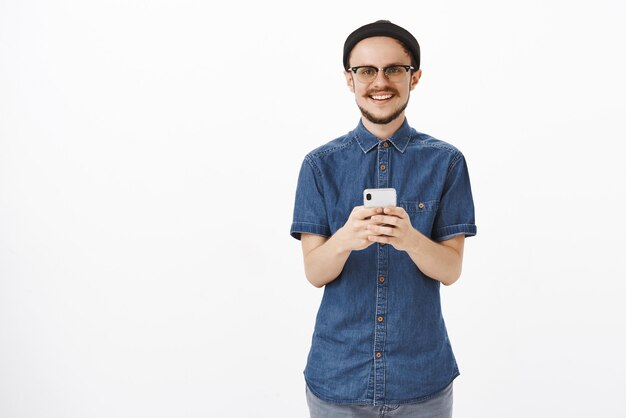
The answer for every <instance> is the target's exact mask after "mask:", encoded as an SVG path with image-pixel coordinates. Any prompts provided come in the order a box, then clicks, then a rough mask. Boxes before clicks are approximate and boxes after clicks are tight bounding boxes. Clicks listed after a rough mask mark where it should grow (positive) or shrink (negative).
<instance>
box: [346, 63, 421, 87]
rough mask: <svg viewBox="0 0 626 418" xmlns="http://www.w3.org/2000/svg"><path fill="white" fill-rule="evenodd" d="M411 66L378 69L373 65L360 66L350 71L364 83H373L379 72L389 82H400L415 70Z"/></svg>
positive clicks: (351, 68) (392, 66) (349, 69)
mask: <svg viewBox="0 0 626 418" xmlns="http://www.w3.org/2000/svg"><path fill="white" fill-rule="evenodd" d="M414 69H415V68H413V67H412V66H410V65H390V66H389V67H383V68H377V67H374V66H371V65H359V66H358V67H350V68H348V71H352V72H353V73H354V74H355V75H356V78H357V79H358V80H359V81H361V82H363V83H371V82H372V81H374V80H375V79H376V76H377V75H378V72H379V71H382V72H383V74H385V77H387V79H388V80H389V81H400V80H402V79H403V78H404V75H405V74H406V73H408V72H409V71H411V70H414Z"/></svg>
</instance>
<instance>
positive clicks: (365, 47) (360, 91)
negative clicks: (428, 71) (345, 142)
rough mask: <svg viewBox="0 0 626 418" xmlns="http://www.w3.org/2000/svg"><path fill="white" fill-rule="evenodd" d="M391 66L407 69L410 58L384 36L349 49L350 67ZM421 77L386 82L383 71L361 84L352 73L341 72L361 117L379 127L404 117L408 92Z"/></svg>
mask: <svg viewBox="0 0 626 418" xmlns="http://www.w3.org/2000/svg"><path fill="white" fill-rule="evenodd" d="M394 64H401V65H410V64H411V56H410V55H409V54H408V52H406V51H405V50H404V48H403V47H402V44H401V43H400V42H398V41H397V40H395V39H393V38H389V37H386V36H375V37H372V38H366V39H363V40H362V41H361V42H359V43H358V44H356V45H355V47H354V48H353V49H352V53H351V54H350V60H349V65H350V67H356V66H361V65H371V66H373V67H377V68H383V67H387V66H389V65H394ZM421 74H422V71H421V70H419V71H416V72H414V73H411V72H410V71H409V72H407V74H406V76H405V77H403V78H401V79H400V80H398V81H390V80H389V79H387V77H385V75H384V73H383V71H378V74H377V75H376V79H374V81H372V82H370V83H364V82H361V81H359V79H358V78H357V77H356V75H355V74H353V73H352V72H350V71H346V72H345V76H346V81H347V83H348V87H349V88H350V91H352V92H353V93H354V96H355V98H356V103H357V106H358V107H359V109H360V110H361V114H362V115H363V117H365V118H366V119H367V120H369V121H370V122H372V123H375V124H381V125H385V124H388V123H390V122H392V121H394V120H396V119H398V118H399V117H403V116H404V109H405V108H406V106H407V104H408V103H409V96H410V91H411V90H413V89H414V88H415V86H416V85H417V83H418V81H419V78H420V76H421Z"/></svg>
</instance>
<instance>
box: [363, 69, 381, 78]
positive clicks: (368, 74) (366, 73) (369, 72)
mask: <svg viewBox="0 0 626 418" xmlns="http://www.w3.org/2000/svg"><path fill="white" fill-rule="evenodd" d="M377 72H378V70H377V69H376V68H374V67H361V68H359V74H361V75H364V76H366V77H371V76H373V75H376V73H377Z"/></svg>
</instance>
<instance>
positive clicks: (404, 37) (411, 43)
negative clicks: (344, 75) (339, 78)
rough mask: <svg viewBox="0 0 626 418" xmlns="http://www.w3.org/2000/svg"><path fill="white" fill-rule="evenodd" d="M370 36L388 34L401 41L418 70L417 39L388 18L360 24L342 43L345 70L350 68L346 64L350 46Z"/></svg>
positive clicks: (418, 49)
mask: <svg viewBox="0 0 626 418" xmlns="http://www.w3.org/2000/svg"><path fill="white" fill-rule="evenodd" d="M372 36H388V37H390V38H394V39H397V40H398V41H400V42H402V43H403V44H404V46H406V48H407V49H408V50H409V52H410V53H411V55H413V59H414V60H415V65H416V68H415V69H416V70H418V69H419V68H420V45H419V44H418V43H417V39H415V37H414V36H413V35H411V33H409V31H407V30H406V29H404V28H401V27H400V26H398V25H395V24H393V23H391V22H390V21H388V20H378V21H376V22H374V23H369V24H367V25H365V26H361V27H360V28H358V29H357V30H355V31H354V32H352V33H351V34H350V35H349V36H348V38H347V39H346V42H345V43H344V44H343V68H345V69H346V70H347V69H348V68H350V66H349V65H348V57H350V52H351V51H352V48H354V46H355V45H356V44H358V43H359V42H360V41H362V40H363V39H365V38H371V37H372Z"/></svg>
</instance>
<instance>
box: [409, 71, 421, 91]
mask: <svg viewBox="0 0 626 418" xmlns="http://www.w3.org/2000/svg"><path fill="white" fill-rule="evenodd" d="M421 76H422V70H421V69H419V70H417V71H415V72H414V73H413V74H411V85H410V86H409V90H413V89H414V88H415V86H417V83H419V81H420V77H421Z"/></svg>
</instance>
